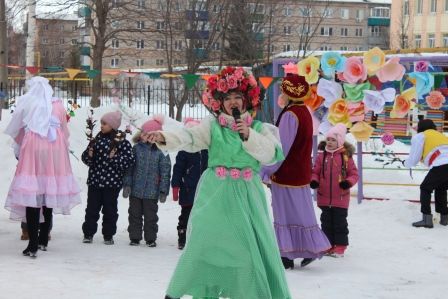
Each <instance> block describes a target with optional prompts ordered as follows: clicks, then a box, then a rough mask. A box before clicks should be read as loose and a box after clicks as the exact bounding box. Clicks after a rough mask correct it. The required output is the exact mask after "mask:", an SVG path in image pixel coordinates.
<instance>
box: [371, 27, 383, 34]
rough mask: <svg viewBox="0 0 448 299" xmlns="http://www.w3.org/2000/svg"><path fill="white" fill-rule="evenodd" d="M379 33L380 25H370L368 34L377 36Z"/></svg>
mask: <svg viewBox="0 0 448 299" xmlns="http://www.w3.org/2000/svg"><path fill="white" fill-rule="evenodd" d="M380 35H381V27H379V26H372V27H371V29H370V36H373V37H379V36H380Z"/></svg>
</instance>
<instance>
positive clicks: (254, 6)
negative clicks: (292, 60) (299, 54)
mask: <svg viewBox="0 0 448 299" xmlns="http://www.w3.org/2000/svg"><path fill="white" fill-rule="evenodd" d="M235 1H236V0H235ZM116 2H117V3H119V0H116ZM135 2H136V3H135V4H136V5H135V7H134V9H135V14H134V15H133V16H132V17H131V18H126V19H125V18H123V17H121V18H119V17H118V16H120V14H119V12H120V10H119V8H120V7H119V5H117V12H116V16H117V20H114V21H112V22H111V27H115V28H119V27H120V26H125V25H126V26H129V24H134V25H133V27H132V28H133V30H132V31H131V32H128V33H126V34H122V35H117V36H116V38H114V39H111V40H109V41H108V44H107V49H106V51H105V55H104V58H103V67H104V68H120V69H123V68H124V69H149V68H166V67H167V65H168V60H170V65H171V66H182V65H185V64H186V63H187V61H189V59H188V57H187V55H195V56H197V57H199V58H201V59H205V60H207V61H215V62H218V61H219V60H220V59H221V60H222V59H223V58H224V60H233V57H235V56H238V55H235V54H238V53H233V54H232V49H231V48H232V47H234V46H231V45H235V44H236V45H238V43H241V44H242V46H241V48H239V47H236V48H238V49H237V50H238V51H242V50H243V51H244V49H245V48H249V47H251V48H250V49H251V51H257V55H256V56H257V57H258V58H259V59H260V58H261V60H267V59H268V57H271V56H273V55H275V54H278V53H281V52H285V51H292V50H298V49H299V48H302V49H303V48H306V49H307V50H310V51H312V50H333V51H337V50H349V51H363V50H368V49H369V48H372V47H376V46H377V47H380V48H382V49H389V34H390V30H389V28H390V7H391V0H316V1H308V0H307V1H295V0H262V1H260V0H257V1H254V2H255V3H250V1H247V2H248V3H247V7H248V9H247V11H248V13H249V14H250V16H247V18H246V19H250V20H251V22H252V24H249V25H252V26H246V27H247V28H252V30H253V32H252V33H253V35H252V36H250V35H249V36H250V37H251V39H248V38H246V36H243V37H242V38H241V40H240V41H238V40H236V41H235V40H230V39H229V38H230V36H233V37H235V36H236V35H237V34H236V35H235V34H233V35H232V34H231V33H230V32H228V33H226V35H225V38H216V35H220V36H221V33H222V31H223V30H232V29H229V28H232V16H234V15H235V14H242V12H241V11H236V9H233V10H231V14H230V16H231V17H230V18H229V19H225V18H224V19H223V18H222V10H223V9H224V6H225V4H223V3H226V1H211V2H213V3H215V4H213V5H204V4H203V3H204V2H206V1H205V0H204V1H202V0H201V1H197V0H195V1H193V3H195V4H196V7H194V8H193V7H192V6H191V3H190V2H191V1H187V0H179V1H177V2H175V3H176V4H175V5H174V6H175V7H172V8H171V18H170V21H169V22H167V21H166V19H165V17H164V14H165V12H166V9H165V7H164V5H166V3H165V4H164V1H149V0H146V1H145V0H135ZM211 2H210V3H211ZM230 2H232V1H230ZM217 3H218V4H217ZM219 3H221V4H219ZM236 3H238V4H236ZM232 5H233V7H237V5H241V1H236V2H235V3H233V4H232ZM239 8H240V7H239ZM139 11H141V13H139ZM191 19H194V23H195V24H196V26H195V28H191V26H190V23H191V22H189V20H191ZM124 23H126V24H124ZM246 25H247V24H246ZM249 30H250V29H249ZM253 43H256V44H257V45H259V46H258V47H252V44H253ZM191 45H193V48H194V51H193V52H192V51H191ZM186 49H190V51H187V50H186ZM233 50H235V49H233ZM192 53H193V54H192ZM243 57H244V56H243ZM239 60H241V59H239Z"/></svg>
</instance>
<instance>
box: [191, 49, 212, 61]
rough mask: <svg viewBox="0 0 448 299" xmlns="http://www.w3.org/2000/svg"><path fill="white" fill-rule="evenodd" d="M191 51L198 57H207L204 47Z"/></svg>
mask: <svg viewBox="0 0 448 299" xmlns="http://www.w3.org/2000/svg"><path fill="white" fill-rule="evenodd" d="M193 53H194V55H195V56H196V58H198V59H207V57H208V52H207V50H205V49H193Z"/></svg>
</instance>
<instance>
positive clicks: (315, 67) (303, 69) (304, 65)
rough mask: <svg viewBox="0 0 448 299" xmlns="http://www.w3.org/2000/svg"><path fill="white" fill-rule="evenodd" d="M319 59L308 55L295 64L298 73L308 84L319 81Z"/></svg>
mask: <svg viewBox="0 0 448 299" xmlns="http://www.w3.org/2000/svg"><path fill="white" fill-rule="evenodd" d="M319 67H320V61H319V59H317V58H316V57H314V56H309V57H307V58H305V59H303V60H302V61H299V63H298V64H297V69H298V74H299V75H300V76H304V77H305V80H306V82H308V84H314V83H317V81H319Z"/></svg>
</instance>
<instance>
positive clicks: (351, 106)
mask: <svg viewBox="0 0 448 299" xmlns="http://www.w3.org/2000/svg"><path fill="white" fill-rule="evenodd" d="M347 109H348V116H349V120H350V121H351V122H357V121H362V120H364V117H365V116H364V115H365V106H364V103H363V102H360V103H348V104H347Z"/></svg>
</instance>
